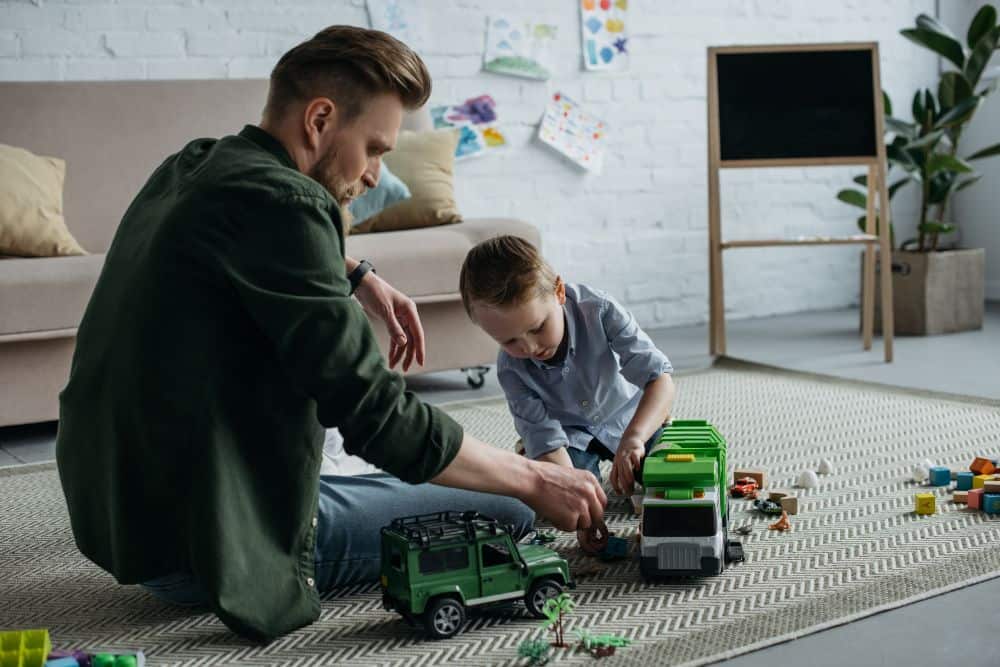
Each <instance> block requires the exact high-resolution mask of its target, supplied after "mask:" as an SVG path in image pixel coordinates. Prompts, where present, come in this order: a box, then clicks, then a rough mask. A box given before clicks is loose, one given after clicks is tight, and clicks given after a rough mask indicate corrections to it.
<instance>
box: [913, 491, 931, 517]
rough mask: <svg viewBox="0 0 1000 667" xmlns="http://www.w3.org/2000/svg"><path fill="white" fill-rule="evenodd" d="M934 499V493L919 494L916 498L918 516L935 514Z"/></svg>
mask: <svg viewBox="0 0 1000 667" xmlns="http://www.w3.org/2000/svg"><path fill="white" fill-rule="evenodd" d="M934 499H935V495H934V494H933V493H918V494H917V495H916V496H914V500H916V510H917V514H934V511H935V507H934Z"/></svg>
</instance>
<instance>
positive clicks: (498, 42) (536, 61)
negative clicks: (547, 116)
mask: <svg viewBox="0 0 1000 667" xmlns="http://www.w3.org/2000/svg"><path fill="white" fill-rule="evenodd" d="M555 39H556V26H554V25H552V24H550V23H531V22H530V21H516V20H513V19H510V18H507V17H505V16H494V17H490V18H488V19H487V20H486V52H485V53H484V54H483V69H484V70H486V71H487V72H494V73H496V74H507V75H510V76H520V77H525V78H528V79H538V80H541V81H545V80H547V79H548V78H549V77H550V76H551V75H552V72H551V64H550V63H551V61H550V52H551V46H552V44H553V43H554V42H555Z"/></svg>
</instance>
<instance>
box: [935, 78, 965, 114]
mask: <svg viewBox="0 0 1000 667" xmlns="http://www.w3.org/2000/svg"><path fill="white" fill-rule="evenodd" d="M971 96H972V85H970V84H969V81H968V79H966V78H965V75H964V74H962V73H961V72H945V73H944V74H942V75H941V82H940V83H939V84H938V101H939V102H941V110H942V111H946V110H947V109H950V108H952V107H953V106H955V105H956V104H958V103H959V102H961V101H962V100H964V99H966V98H967V97H971Z"/></svg>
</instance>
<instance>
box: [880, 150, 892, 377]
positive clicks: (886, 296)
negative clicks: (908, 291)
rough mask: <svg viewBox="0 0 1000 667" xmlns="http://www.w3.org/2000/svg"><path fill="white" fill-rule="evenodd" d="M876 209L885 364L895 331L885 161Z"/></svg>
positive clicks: (881, 171) (882, 167)
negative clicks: (877, 210) (877, 212)
mask: <svg viewBox="0 0 1000 667" xmlns="http://www.w3.org/2000/svg"><path fill="white" fill-rule="evenodd" d="M878 171H879V174H878V193H879V198H878V208H879V222H880V224H879V262H880V263H881V267H882V270H881V274H882V344H883V345H884V346H885V362H886V363H891V362H892V352H893V351H892V339H893V334H894V331H895V320H894V318H893V310H892V309H893V305H892V240H891V239H892V237H891V236H890V235H889V230H890V228H891V225H892V210H891V209H890V207H889V189H888V187H887V186H886V180H887V179H888V177H889V175H888V173H887V171H888V169H887V168H886V162H885V160H881V159H880V160H879V165H878Z"/></svg>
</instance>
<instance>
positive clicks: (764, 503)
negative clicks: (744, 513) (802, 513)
mask: <svg viewBox="0 0 1000 667" xmlns="http://www.w3.org/2000/svg"><path fill="white" fill-rule="evenodd" d="M753 506H754V509H756V510H758V511H760V512H763V513H764V514H781V505H779V504H778V503H776V502H774V501H773V500H767V499H765V498H758V499H757V500H755V501H753Z"/></svg>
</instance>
